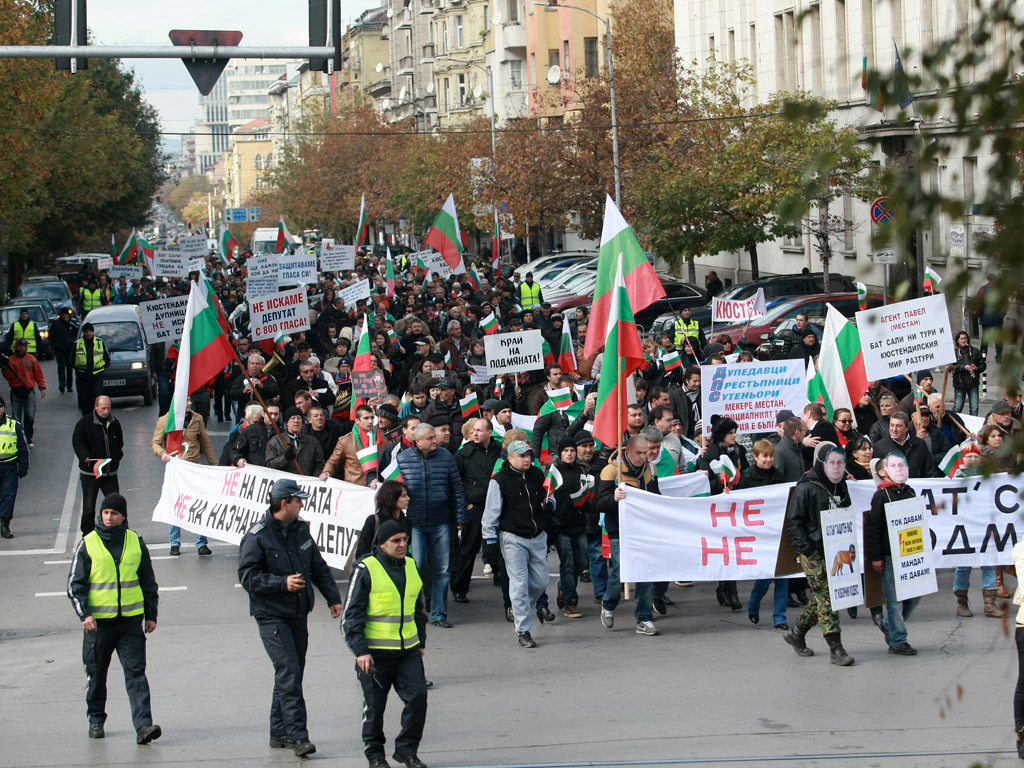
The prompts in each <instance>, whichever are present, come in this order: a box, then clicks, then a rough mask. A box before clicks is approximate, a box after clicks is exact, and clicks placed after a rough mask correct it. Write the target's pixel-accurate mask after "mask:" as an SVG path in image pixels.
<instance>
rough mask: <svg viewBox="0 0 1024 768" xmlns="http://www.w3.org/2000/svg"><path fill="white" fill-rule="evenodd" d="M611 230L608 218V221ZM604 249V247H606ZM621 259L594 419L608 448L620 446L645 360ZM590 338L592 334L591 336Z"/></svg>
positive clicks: (609, 310) (612, 292)
mask: <svg viewBox="0 0 1024 768" xmlns="http://www.w3.org/2000/svg"><path fill="white" fill-rule="evenodd" d="M605 227H606V229H607V219H606V220H605ZM602 249H603V246H602ZM623 267H624V264H623V262H622V261H621V260H620V261H619V262H618V264H617V266H616V269H615V273H614V282H613V283H612V287H611V290H609V291H608V293H609V296H608V299H609V300H608V302H607V304H606V307H607V309H606V311H607V315H606V316H605V317H604V318H602V319H603V320H604V321H605V322H604V328H605V331H604V332H603V333H604V334H606V336H607V338H606V339H605V340H604V361H605V362H604V365H603V366H602V367H601V380H600V382H599V383H598V387H597V414H596V415H595V417H594V437H596V438H597V439H598V440H600V441H601V442H602V443H603V444H604V445H610V446H617V445H618V444H619V435H620V434H621V431H622V430H621V429H620V425H621V424H622V423H623V422H624V420H625V418H626V407H627V406H628V405H629V392H628V390H629V389H630V388H629V386H628V379H629V377H630V376H632V375H633V372H634V371H635V370H636V369H637V368H639V367H640V365H641V363H643V361H644V350H643V347H642V346H640V334H639V333H638V332H637V330H636V320H635V319H634V317H633V308H632V307H631V306H630V304H629V291H628V289H627V288H626V281H625V276H624V275H623ZM588 335H589V334H588Z"/></svg>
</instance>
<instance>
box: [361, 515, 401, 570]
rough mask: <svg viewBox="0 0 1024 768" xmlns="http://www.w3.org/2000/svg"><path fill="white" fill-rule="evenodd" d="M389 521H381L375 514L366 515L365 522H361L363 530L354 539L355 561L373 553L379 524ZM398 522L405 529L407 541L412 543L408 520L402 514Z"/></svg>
mask: <svg viewBox="0 0 1024 768" xmlns="http://www.w3.org/2000/svg"><path fill="white" fill-rule="evenodd" d="M389 519H392V518H384V519H381V517H380V516H379V515H378V514H377V513H376V512H374V513H373V514H372V515H367V517H366V520H364V521H363V528H362V530H361V531H359V538H358V539H356V559H357V560H361V559H363V558H364V557H366V556H367V555H368V554H370V553H371V552H373V550H374V547H376V546H377V531H378V530H379V529H380V526H381V523H384V522H386V521H387V520H389ZM398 522H400V523H401V524H402V526H403V527H404V528H405V532H406V533H407V534H408V536H409V541H412V523H410V522H409V518H408V517H406V516H405V515H404V514H403V515H402V516H401V517H400V518H398Z"/></svg>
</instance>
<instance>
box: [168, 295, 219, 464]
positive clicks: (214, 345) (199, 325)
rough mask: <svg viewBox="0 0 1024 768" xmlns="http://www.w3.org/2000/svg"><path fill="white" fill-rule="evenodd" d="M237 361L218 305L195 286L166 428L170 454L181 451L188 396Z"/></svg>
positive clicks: (189, 305)
mask: <svg viewBox="0 0 1024 768" xmlns="http://www.w3.org/2000/svg"><path fill="white" fill-rule="evenodd" d="M235 359H236V356H235V350H234V348H233V347H232V346H231V342H230V341H229V340H228V335H227V334H226V333H224V329H223V328H222V327H221V324H220V318H219V316H218V311H217V305H216V304H214V303H213V302H211V301H209V299H208V296H207V294H206V291H205V290H203V288H202V287H200V286H199V285H197V284H196V283H192V287H191V289H190V290H189V294H188V305H187V307H186V309H185V327H184V328H183V329H182V331H181V347H180V350H179V353H178V373H177V376H176V377H175V380H174V394H173V395H172V396H171V407H170V409H169V410H168V411H167V424H166V426H165V427H164V433H165V435H166V445H165V448H166V450H167V452H168V453H171V454H173V453H175V452H180V451H181V446H182V438H183V435H184V430H185V413H186V410H187V407H188V396H189V395H190V394H192V393H193V392H195V391H196V390H197V389H199V388H200V387H202V386H204V385H205V384H206V382H208V381H210V379H212V378H213V377H214V376H216V375H217V374H218V373H220V372H221V371H222V370H223V369H224V368H225V367H226V366H227V365H228V364H230V363H232V362H234V361H235Z"/></svg>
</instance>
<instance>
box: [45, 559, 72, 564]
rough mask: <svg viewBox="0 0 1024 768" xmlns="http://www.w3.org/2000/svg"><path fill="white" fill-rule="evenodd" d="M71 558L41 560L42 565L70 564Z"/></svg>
mask: <svg viewBox="0 0 1024 768" xmlns="http://www.w3.org/2000/svg"><path fill="white" fill-rule="evenodd" d="M71 562H72V561H71V560H43V565H71Z"/></svg>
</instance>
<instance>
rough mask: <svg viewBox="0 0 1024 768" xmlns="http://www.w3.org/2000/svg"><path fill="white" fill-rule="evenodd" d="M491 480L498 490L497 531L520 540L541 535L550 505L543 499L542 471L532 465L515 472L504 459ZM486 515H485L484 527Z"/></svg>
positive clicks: (548, 517) (546, 525)
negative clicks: (498, 512)
mask: <svg viewBox="0 0 1024 768" xmlns="http://www.w3.org/2000/svg"><path fill="white" fill-rule="evenodd" d="M491 482H492V483H494V484H495V485H496V486H497V488H498V490H499V491H500V493H501V512H500V514H499V516H498V530H499V531H505V532H506V533H511V534H513V535H515V536H520V537H522V538H524V539H535V538H537V537H538V536H542V535H544V533H545V532H546V531H547V529H548V527H549V526H550V523H551V520H550V516H549V510H550V509H551V504H550V503H549V502H546V501H545V496H546V495H547V494H546V492H545V491H544V472H543V471H541V470H540V469H538V468H537V467H536V466H534V465H532V464H531V465H530V467H529V469H527V470H526V471H525V472H519V471H518V470H515V469H513V468H512V465H511V464H510V463H509V462H507V461H506V462H505V463H504V464H502V465H501V469H499V470H498V473H497V474H496V475H495V476H494V477H493V478H492V479H491ZM486 518H487V516H486V515H485V520H484V524H485V525H484V527H485V528H486V527H487V522H488V521H487V519H486ZM485 536H486V533H485Z"/></svg>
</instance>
